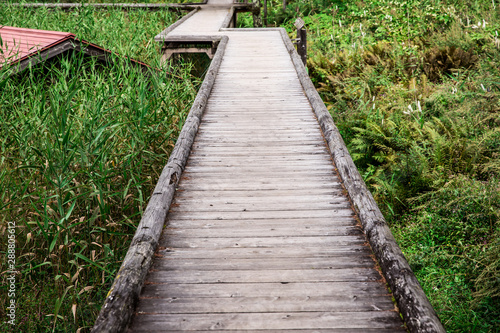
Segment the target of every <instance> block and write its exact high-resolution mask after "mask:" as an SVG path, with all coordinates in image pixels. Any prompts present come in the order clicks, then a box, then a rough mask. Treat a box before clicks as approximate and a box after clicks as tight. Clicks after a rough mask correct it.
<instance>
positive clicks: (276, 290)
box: [141, 281, 388, 301]
mask: <svg viewBox="0 0 500 333" xmlns="http://www.w3.org/2000/svg"><path fill="white" fill-rule="evenodd" d="M286 295H288V296H294V297H312V296H316V297H331V296H339V295H340V296H345V297H349V298H352V299H357V298H358V297H365V296H372V297H379V296H387V295H388V293H387V290H386V289H385V288H384V287H383V285H382V284H380V283H379V282H374V281H358V282H355V281H338V282H336V283H330V282H301V283H298V282H283V283H282V282H268V283H254V282H252V283H224V284H222V283H214V284H210V283H203V284H191V283H188V284H186V283H180V284H178V283H168V282H165V281H163V282H160V283H146V284H145V285H144V292H143V293H142V295H141V297H143V298H172V297H176V298H182V297H190V298H191V297H198V298H200V301H203V298H205V297H210V298H212V297H227V298H231V297H235V298H236V297H284V296H286Z"/></svg>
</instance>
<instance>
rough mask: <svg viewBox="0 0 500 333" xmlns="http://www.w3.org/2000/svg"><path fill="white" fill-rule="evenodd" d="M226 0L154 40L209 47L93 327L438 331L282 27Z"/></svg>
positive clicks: (111, 331)
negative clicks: (251, 24) (256, 24)
mask: <svg viewBox="0 0 500 333" xmlns="http://www.w3.org/2000/svg"><path fill="white" fill-rule="evenodd" d="M243 6H247V5H243ZM237 10H238V11H241V10H248V6H247V7H238V9H235V7H234V6H233V4H232V0H208V2H207V4H206V5H204V6H203V8H201V9H200V8H198V9H195V10H194V11H192V12H191V13H189V14H188V15H186V16H185V17H183V18H182V19H181V20H179V21H177V22H176V23H174V24H173V25H172V26H170V27H169V28H167V29H166V30H164V31H163V32H161V33H160V34H159V35H158V36H157V37H156V38H155V39H156V40H157V41H160V42H162V43H163V46H164V56H165V57H167V56H169V55H171V54H173V53H175V52H176V51H181V50H182V52H193V51H196V52H200V51H201V52H207V54H209V55H210V56H211V57H213V59H212V62H211V65H210V68H209V70H208V71H207V74H206V76H205V79H204V81H203V84H202V85H201V87H200V90H199V92H198V95H197V97H196V99H195V101H194V103H193V106H192V107H191V111H190V113H189V115H188V117H187V119H186V122H185V124H184V126H183V129H182V131H181V133H180V135H179V138H178V140H177V143H176V145H175V147H174V150H173V151H172V153H171V155H170V157H169V160H168V163H167V165H166V166H165V168H164V169H163V171H162V174H161V176H160V178H159V179H158V183H157V185H156V187H155V189H154V191H153V193H152V196H151V199H150V201H149V203H148V206H147V208H146V210H145V212H144V214H143V216H142V219H141V222H140V224H139V225H138V227H137V231H136V233H135V235H134V238H133V239H132V242H131V245H130V248H129V250H128V252H127V255H126V257H125V258H124V260H123V263H122V266H121V267H120V270H119V272H118V273H117V275H116V278H115V281H114V283H113V286H112V287H111V290H110V291H109V293H108V296H107V297H106V300H105V302H104V305H103V306H102V308H101V311H100V314H99V316H98V318H97V320H96V323H95V325H94V327H93V329H92V332H93V333H117V332H124V331H127V332H208V331H210V332H214V331H215V332H247V333H250V332H295V331H300V332H358V333H362V332H363V333H364V332H367V333H371V332H373V333H374V332H382V333H384V332H405V331H406V327H407V328H408V329H409V330H410V331H411V332H412V333H414V332H418V333H431V332H432V333H434V332H436V333H444V332H445V330H444V328H443V325H442V324H441V322H440V321H439V318H438V317H437V315H436V312H435V311H434V309H433V308H432V305H431V304H430V302H429V301H428V299H427V297H426V296H425V293H424V292H423V290H422V288H421V286H420V284H419V283H418V280H417V279H416V277H415V275H414V274H413V272H412V270H411V268H410V266H409V265H408V262H407V261H406V259H405V258H404V255H403V253H402V251H401V249H400V248H399V246H398V245H397V243H396V241H395V239H394V237H393V235H392V233H391V231H390V230H389V228H388V226H387V223H386V222H385V219H384V217H383V215H382V213H381V212H380V210H379V208H378V207H377V204H376V202H375V200H374V199H373V197H372V195H371V194H370V192H369V191H368V189H367V188H366V185H365V184H364V181H363V179H362V177H361V175H360V174H359V172H358V171H357V169H356V166H355V165H354V163H353V161H352V159H351V157H350V155H349V153H348V151H347V147H346V146H345V144H344V142H343V140H342V138H341V136H340V133H339V131H338V129H337V128H336V127H335V124H334V123H333V120H332V118H331V116H330V114H329V111H328V110H327V109H326V107H325V105H324V103H323V102H322V101H321V98H320V97H319V95H318V93H317V91H316V90H315V88H314V86H313V85H312V83H311V81H310V79H309V77H308V75H307V72H306V70H305V68H304V66H303V64H302V60H301V58H300V57H299V56H298V54H297V53H296V52H295V50H294V48H293V45H292V44H291V42H290V39H289V37H288V36H287V35H286V32H285V30H284V29H227V28H228V27H229V26H230V24H231V22H233V23H234V15H233V14H234V13H235V12H236V11H237ZM193 45H194V46H193ZM207 45H208V48H207ZM201 46H203V47H201ZM215 49H216V52H215ZM164 226H165V227H164ZM160 235H161V238H160ZM368 244H370V245H368ZM370 246H371V248H370ZM155 251H156V252H155ZM372 251H373V252H372ZM375 258H376V260H378V265H377V263H376V262H375ZM378 267H380V270H381V271H382V272H383V274H384V276H385V280H384V278H383V277H382V275H381V273H380V270H379V268H378ZM386 281H387V284H388V285H389V286H390V288H391V290H392V292H393V294H392V295H391V294H389V292H388V289H387V288H386ZM392 296H393V297H394V299H395V300H396V301H397V304H398V307H397V308H396V306H395V305H394V303H393V301H392ZM136 305H137V306H136ZM397 309H399V311H400V312H398V310H397ZM401 317H403V318H404V320H405V325H406V326H405V325H404V324H403V321H402V320H401Z"/></svg>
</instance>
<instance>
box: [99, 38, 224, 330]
mask: <svg viewBox="0 0 500 333" xmlns="http://www.w3.org/2000/svg"><path fill="white" fill-rule="evenodd" d="M227 41H228V37H226V36H222V37H221V38H220V42H219V45H218V48H217V52H216V53H215V56H214V58H213V60H212V62H211V64H210V67H209V69H208V71H207V74H206V76H205V79H204V80H203V83H202V85H201V88H200V90H199V92H198V94H197V96H196V99H195V101H194V103H193V106H192V107H191V110H190V111H189V114H188V116H187V118H186V122H185V123H184V126H183V127H182V130H181V133H180V135H179V138H178V139H177V142H176V144H175V147H174V150H173V151H172V153H171V154H170V157H169V159H168V163H167V165H166V166H165V167H164V169H163V171H162V173H161V175H160V178H159V180H158V183H157V184H156V187H155V189H154V191H153V194H152V195H151V199H150V200H149V203H148V205H147V207H146V210H145V212H144V215H143V216H142V219H141V222H140V223H139V226H138V227H137V231H136V233H135V235H134V238H133V239H132V243H131V245H130V248H129V250H128V252H127V254H126V256H125V259H124V260H123V263H122V266H121V267H120V270H119V271H118V273H117V275H116V278H115V281H114V282H113V285H112V287H111V290H110V291H109V293H108V296H107V297H106V300H105V301H104V305H103V306H102V308H101V311H100V313H99V316H98V317H97V320H96V322H95V324H94V327H93V328H92V332H93V333H117V332H123V331H124V330H125V329H126V327H127V325H128V324H129V321H130V319H131V317H132V314H133V312H134V309H135V305H136V302H137V300H138V297H139V294H140V292H141V289H142V285H143V284H144V279H145V277H146V274H147V272H148V270H149V268H150V266H151V263H152V262H153V255H154V252H155V251H156V248H157V246H158V240H159V238H160V235H161V232H162V229H163V226H164V223H165V218H166V216H167V213H168V210H169V208H170V204H171V202H172V199H173V197H174V193H175V188H176V186H177V183H178V182H179V180H180V178H181V174H182V171H183V170H184V167H185V165H186V161H187V159H188V157H189V154H190V151H191V147H192V145H193V141H194V138H195V136H196V133H197V132H198V127H199V125H200V123H201V118H202V115H203V112H204V110H205V106H206V103H207V100H208V97H209V95H210V93H211V91H212V87H213V85H214V82H215V77H216V75H217V72H218V70H219V67H220V64H221V61H222V57H223V55H224V51H225V48H226V45H227Z"/></svg>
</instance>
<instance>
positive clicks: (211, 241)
mask: <svg viewBox="0 0 500 333" xmlns="http://www.w3.org/2000/svg"><path fill="white" fill-rule="evenodd" d="M364 242H365V238H364V237H361V236H296V237H272V236H270V237H233V238H231V237H212V238H187V237H176V238H170V239H167V241H166V242H165V244H164V246H166V247H187V248H205V249H215V248H222V247H225V248H227V247H252V248H253V247H274V246H279V247H287V246H288V247H296V246H304V247H321V246H324V247H328V246H347V245H355V244H358V245H361V244H364ZM162 245H163V244H162Z"/></svg>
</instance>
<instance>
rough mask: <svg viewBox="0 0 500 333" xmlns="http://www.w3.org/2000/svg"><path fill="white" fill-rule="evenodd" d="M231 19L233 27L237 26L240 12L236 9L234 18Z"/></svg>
mask: <svg viewBox="0 0 500 333" xmlns="http://www.w3.org/2000/svg"><path fill="white" fill-rule="evenodd" d="M231 21H232V23H231V28H236V25H237V24H238V12H237V11H236V10H235V11H234V14H233V19H232V20H231Z"/></svg>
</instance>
